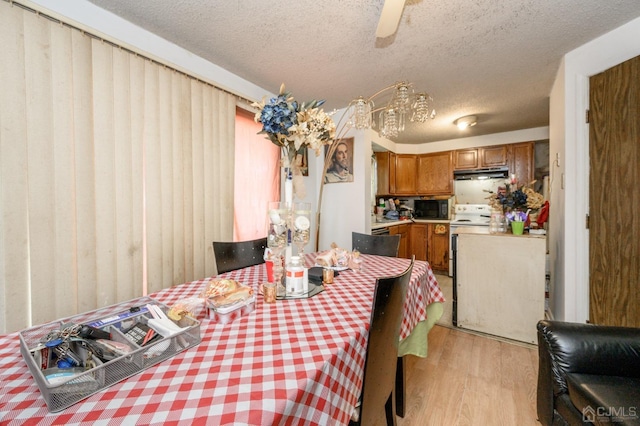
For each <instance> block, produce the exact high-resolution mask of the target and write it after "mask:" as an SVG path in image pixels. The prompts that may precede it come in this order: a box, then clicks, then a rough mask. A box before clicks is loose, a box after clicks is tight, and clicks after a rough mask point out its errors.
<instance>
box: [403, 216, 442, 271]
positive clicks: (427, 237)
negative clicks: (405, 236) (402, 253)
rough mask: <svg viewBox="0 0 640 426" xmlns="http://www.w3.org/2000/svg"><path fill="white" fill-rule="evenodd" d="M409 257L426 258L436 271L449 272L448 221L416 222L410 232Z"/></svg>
mask: <svg viewBox="0 0 640 426" xmlns="http://www.w3.org/2000/svg"><path fill="white" fill-rule="evenodd" d="M409 236H410V238H409V240H410V243H409V248H410V251H409V253H408V256H407V257H410V256H411V255H412V254H413V255H415V257H416V260H426V261H427V262H429V264H430V265H431V269H433V270H434V271H442V272H447V273H448V272H449V225H448V224H446V223H426V224H422V223H414V224H413V225H411V229H410V232H409Z"/></svg>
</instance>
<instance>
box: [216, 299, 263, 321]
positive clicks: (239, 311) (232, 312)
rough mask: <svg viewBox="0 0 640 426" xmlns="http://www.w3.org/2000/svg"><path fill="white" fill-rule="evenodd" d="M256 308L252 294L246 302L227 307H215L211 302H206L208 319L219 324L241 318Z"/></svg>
mask: <svg viewBox="0 0 640 426" xmlns="http://www.w3.org/2000/svg"><path fill="white" fill-rule="evenodd" d="M255 308H256V295H255V294H253V295H252V296H251V297H249V298H248V299H247V300H244V301H242V302H238V303H234V304H232V305H228V306H221V307H216V306H215V305H214V304H213V303H212V302H211V301H208V302H207V310H208V311H209V315H208V317H209V319H210V320H212V321H215V322H218V323H221V324H227V323H230V322H231V321H234V320H236V319H238V318H240V317H242V316H245V315H249V314H250V313H251V312H253V311H254V310H255Z"/></svg>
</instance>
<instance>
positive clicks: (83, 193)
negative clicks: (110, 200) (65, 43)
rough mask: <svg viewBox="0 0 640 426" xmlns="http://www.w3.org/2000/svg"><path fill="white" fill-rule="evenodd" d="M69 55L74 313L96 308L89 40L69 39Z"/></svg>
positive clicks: (75, 35) (74, 34)
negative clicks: (71, 125)
mask: <svg viewBox="0 0 640 426" xmlns="http://www.w3.org/2000/svg"><path fill="white" fill-rule="evenodd" d="M71 43H72V51H73V56H72V58H71V60H72V69H73V70H72V75H73V89H72V93H71V94H70V95H69V96H70V97H71V98H72V100H73V135H74V142H75V156H74V159H73V160H74V162H75V181H74V185H75V204H74V205H73V206H69V208H70V209H73V210H75V214H76V218H77V222H76V224H75V227H76V236H77V242H76V245H77V249H76V253H75V257H76V262H77V266H76V268H77V274H78V287H77V300H78V306H77V312H86V311H89V310H91V309H95V308H96V307H97V300H98V290H97V282H98V281H97V276H98V267H97V260H96V244H97V243H96V241H97V238H98V235H97V230H96V229H97V223H96V205H95V199H96V195H95V194H96V184H95V182H96V178H95V165H94V162H95V160H94V157H95V147H94V140H93V134H94V128H93V123H94V113H93V99H94V94H93V73H92V63H93V62H92V52H91V39H90V38H89V37H87V36H85V35H83V34H82V33H80V32H78V31H73V32H72V37H71Z"/></svg>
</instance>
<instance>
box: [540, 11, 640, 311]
mask: <svg viewBox="0 0 640 426" xmlns="http://www.w3.org/2000/svg"><path fill="white" fill-rule="evenodd" d="M638 55H640V18H638V19H635V20H633V21H631V22H629V23H627V24H625V25H623V26H621V27H619V28H617V29H615V30H613V31H611V32H609V33H607V34H605V35H603V36H601V37H598V38H596V39H594V40H592V41H590V42H589V43H587V44H585V45H583V46H581V47H579V48H577V49H575V50H573V51H571V52H569V53H567V54H566V55H565V57H564V60H563V62H562V65H561V67H560V69H559V70H558V75H557V77H556V80H555V83H554V86H553V89H552V92H551V99H550V102H551V103H550V107H551V108H550V114H551V115H550V117H549V124H550V138H549V147H550V157H551V161H550V162H551V163H552V164H551V177H552V181H551V202H550V204H551V210H550V211H551V215H550V228H551V229H552V230H553V229H557V230H558V232H557V233H553V232H550V244H549V248H550V252H551V253H550V254H551V256H550V257H551V277H552V286H553V289H554V295H553V299H552V301H551V303H552V313H553V316H554V318H555V319H559V320H565V321H573V322H585V321H587V320H588V318H589V233H588V231H587V230H586V227H585V217H586V214H587V213H588V207H589V205H588V203H589V127H588V125H587V124H586V123H585V111H586V110H587V109H588V107H589V77H590V76H592V75H595V74H597V73H600V72H602V71H604V70H606V69H608V68H611V67H612V66H615V65H617V64H619V63H621V62H624V61H626V60H628V59H631V58H633V57H635V56H638ZM556 153H558V154H559V157H560V165H559V166H558V165H557V164H555V163H554V160H555V158H556Z"/></svg>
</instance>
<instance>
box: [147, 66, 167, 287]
mask: <svg viewBox="0 0 640 426" xmlns="http://www.w3.org/2000/svg"><path fill="white" fill-rule="evenodd" d="M144 71H145V104H144V156H145V211H146V223H147V233H146V236H145V237H146V240H147V268H148V271H147V277H148V291H149V292H150V293H151V292H155V291H158V290H160V289H162V288H163V281H162V280H163V266H164V264H163V259H162V252H163V249H162V243H163V241H162V239H163V235H162V214H163V211H162V185H161V173H162V163H161V161H162V159H161V153H160V149H159V148H160V147H159V144H160V141H159V139H160V130H159V128H158V120H159V102H160V98H159V94H158V89H159V87H158V67H157V66H156V65H155V64H152V63H150V62H145V66H144Z"/></svg>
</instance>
